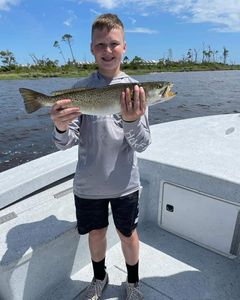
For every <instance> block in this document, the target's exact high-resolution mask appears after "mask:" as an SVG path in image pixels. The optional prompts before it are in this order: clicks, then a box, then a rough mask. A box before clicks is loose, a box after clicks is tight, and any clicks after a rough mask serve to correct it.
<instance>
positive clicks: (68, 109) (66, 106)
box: [50, 99, 81, 131]
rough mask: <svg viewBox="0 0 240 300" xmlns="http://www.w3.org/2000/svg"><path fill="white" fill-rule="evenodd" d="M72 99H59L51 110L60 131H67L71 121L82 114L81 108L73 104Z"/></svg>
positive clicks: (52, 117)
mask: <svg viewBox="0 0 240 300" xmlns="http://www.w3.org/2000/svg"><path fill="white" fill-rule="evenodd" d="M71 103H72V100H70V99H63V100H58V101H57V102H56V103H55V104H54V105H53V106H52V109H51V111H50V115H51V119H52V120H53V123H54V125H55V127H56V128H57V129H58V130H60V131H66V130H67V129H68V126H69V123H71V122H72V121H73V120H74V119H76V118H77V117H78V116H80V114H81V112H80V108H79V107H76V106H71Z"/></svg>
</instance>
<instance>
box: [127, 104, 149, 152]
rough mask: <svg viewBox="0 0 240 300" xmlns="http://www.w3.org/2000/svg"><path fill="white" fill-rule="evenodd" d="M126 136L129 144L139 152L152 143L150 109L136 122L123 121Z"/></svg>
mask: <svg viewBox="0 0 240 300" xmlns="http://www.w3.org/2000/svg"><path fill="white" fill-rule="evenodd" d="M123 130H124V136H125V138H126V140H127V142H128V144H129V145H130V146H131V147H132V148H133V149H134V150H135V151H137V152H143V151H144V150H145V149H146V148H147V147H148V146H149V145H150V144H151V133H150V127H149V122H148V109H146V112H145V114H144V115H143V116H142V117H141V118H139V119H138V120H136V121H134V122H126V121H123Z"/></svg>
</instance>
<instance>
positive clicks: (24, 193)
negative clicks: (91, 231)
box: [0, 114, 240, 300]
mask: <svg viewBox="0 0 240 300" xmlns="http://www.w3.org/2000/svg"><path fill="white" fill-rule="evenodd" d="M239 136H240V118H239V115H238V114H235V115H223V116H213V117H206V118H196V119H192V120H184V121H176V122H170V123H165V124H160V125H154V126H152V139H153V143H152V145H151V146H150V147H149V148H148V149H147V150H146V151H145V152H143V153H141V154H139V155H138V156H139V166H140V173H141V179H142V184H143V192H142V194H141V201H140V210H141V213H140V218H139V219H140V224H139V235H140V240H141V248H140V277H141V289H142V291H143V293H144V295H145V299H146V300H154V299H156V300H161V299H163V300H166V299H172V300H226V299H231V300H239V299H240V284H239V282H240V258H239V242H240V213H239V211H240V173H239V170H240V156H239V155H238V153H239V149H240V138H239ZM76 160H77V148H73V149H71V150H69V151H66V152H57V153H54V154H53V155H49V156H46V157H42V158H40V159H37V160H36V161H32V162H29V163H27V164H25V165H22V166H20V167H17V168H14V169H11V170H9V171H6V172H3V173H1V174H0V209H1V210H0V300H72V299H81V295H82V293H83V291H84V289H85V288H86V286H87V284H88V283H89V282H90V281H91V279H92V268H91V264H90V257H89V252H88V246H87V236H82V237H81V238H80V237H79V235H78V234H77V231H76V229H75V226H76V222H75V211H74V203H73V195H72V189H71V187H72V178H70V177H72V174H73V170H74V168H75V165H76ZM66 176H69V177H66ZM14 178H15V180H14ZM165 187H170V191H173V193H172V192H171V193H170V194H169V193H168V194H166V193H165V191H164V189H165ZM166 195H168V196H167V197H166ZM169 195H170V196H169ZM186 195H187V197H188V198H187V197H186ZM185 198H187V201H185V200H186V199H185ZM19 199H21V201H20V202H17V203H14V201H18V200H19ZM183 200H184V201H183ZM193 201H194V202H193ZM193 203H194V204H193ZM6 205H8V207H6ZM179 208H183V209H182V210H179ZM179 211H180V212H179ZM209 211H210V212H211V211H212V213H213V216H214V218H211V213H209ZM226 212H230V213H226ZM200 215H201V216H203V219H202V217H200V218H199V216H200ZM110 220H111V216H110ZM169 220H170V221H171V222H170V221H169ZM209 220H210V221H211V222H209ZM201 222H204V223H201ZM169 224H173V225H174V226H175V227H174V228H171V227H169V228H168V225H169ZM184 224H185V226H180V225H184ZM189 224H190V225H189ZM218 224H219V225H221V227H219V228H221V230H220V232H219V230H217V229H218ZM225 225H226V226H225ZM163 228H165V229H167V231H166V230H164V229H163ZM189 229H190V230H189ZM172 231H174V232H175V233H176V235H174V234H172V233H170V232H172ZM205 233H206V234H205ZM216 236H217V239H216V242H217V243H211V242H212V240H215V237H216ZM205 237H207V238H206V239H205ZM108 241H109V242H108V252H107V258H106V265H107V270H108V273H109V277H110V283H109V285H108V287H107V288H106V290H105V292H104V294H103V297H102V299H124V291H123V288H122V286H121V285H122V282H124V281H125V280H126V268H125V264H124V259H123V256H122V252H121V247H120V243H119V240H118V237H117V235H116V233H115V229H114V226H113V224H112V221H111V222H110V226H109V232H108ZM219 241H220V243H221V241H223V247H222V245H218V243H219ZM225 241H226V243H225ZM221 247H222V248H221Z"/></svg>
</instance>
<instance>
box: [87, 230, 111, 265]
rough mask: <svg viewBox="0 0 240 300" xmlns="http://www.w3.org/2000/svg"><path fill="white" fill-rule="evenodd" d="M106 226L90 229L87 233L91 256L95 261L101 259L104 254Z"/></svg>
mask: <svg viewBox="0 0 240 300" xmlns="http://www.w3.org/2000/svg"><path fill="white" fill-rule="evenodd" d="M106 232H107V227H106V228H102V229H97V230H92V231H90V232H89V235H88V242H89V249H90V253H91V258H92V260H93V261H95V262H99V261H101V260H103V259H104V258H105V256H106V249H107V239H106Z"/></svg>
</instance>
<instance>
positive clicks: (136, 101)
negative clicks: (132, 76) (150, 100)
mask: <svg viewBox="0 0 240 300" xmlns="http://www.w3.org/2000/svg"><path fill="white" fill-rule="evenodd" d="M133 99H134V109H135V111H137V110H138V109H139V86H138V85H135V86H134V96H133Z"/></svg>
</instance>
